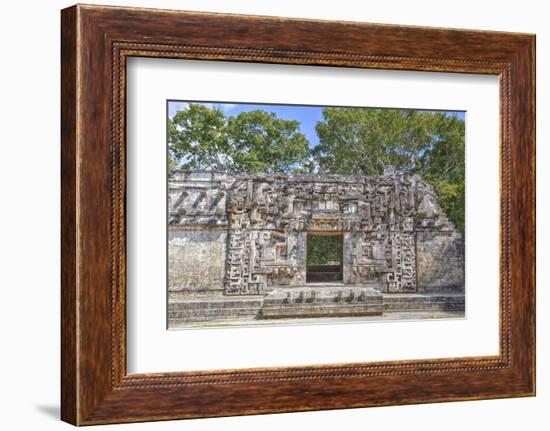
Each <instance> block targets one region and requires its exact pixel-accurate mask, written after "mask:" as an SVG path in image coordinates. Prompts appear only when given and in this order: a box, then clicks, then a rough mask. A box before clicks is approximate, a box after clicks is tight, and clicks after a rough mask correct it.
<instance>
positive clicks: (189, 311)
mask: <svg viewBox="0 0 550 431" xmlns="http://www.w3.org/2000/svg"><path fill="white" fill-rule="evenodd" d="M262 302H263V298H261V297H254V298H243V297H238V298H235V299H232V298H231V297H230V298H223V299H222V298H220V299H207V298H205V299H193V300H186V301H185V302H183V301H181V302H171V303H170V304H169V307H168V317H169V320H170V322H171V324H176V325H177V324H180V323H192V322H209V321H215V322H223V321H241V320H254V319H256V318H258V317H259V314H260V309H261V307H262Z"/></svg>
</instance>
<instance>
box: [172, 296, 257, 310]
mask: <svg viewBox="0 0 550 431" xmlns="http://www.w3.org/2000/svg"><path fill="white" fill-rule="evenodd" d="M261 306H262V298H258V299H241V300H239V299H236V300H235V299H229V300H227V299H223V300H219V299H216V300H206V299H204V300H192V301H186V302H172V303H170V304H169V308H170V310H178V311H179V310H182V311H183V310H201V309H214V310H218V309H235V308H246V309H257V308H260V307H261Z"/></svg>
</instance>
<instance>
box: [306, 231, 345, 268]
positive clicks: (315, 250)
mask: <svg viewBox="0 0 550 431" xmlns="http://www.w3.org/2000/svg"><path fill="white" fill-rule="evenodd" d="M341 257H342V237H341V236H339V235H329V236H326V235H308V237H307V264H308V265H329V264H335V265H338V264H339V263H340V259H341Z"/></svg>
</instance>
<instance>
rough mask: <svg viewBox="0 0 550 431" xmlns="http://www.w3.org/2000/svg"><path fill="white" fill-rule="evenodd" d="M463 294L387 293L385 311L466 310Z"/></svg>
mask: <svg viewBox="0 0 550 431" xmlns="http://www.w3.org/2000/svg"><path fill="white" fill-rule="evenodd" d="M464 308H465V298H464V295H461V294H444V295H441V294H439V295H438V294H420V293H411V294H395V293H393V294H385V295H384V312H385V313H392V312H429V311H464Z"/></svg>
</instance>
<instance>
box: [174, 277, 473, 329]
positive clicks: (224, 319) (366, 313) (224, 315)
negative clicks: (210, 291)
mask: <svg viewBox="0 0 550 431" xmlns="http://www.w3.org/2000/svg"><path fill="white" fill-rule="evenodd" d="M464 309H465V301H464V295H463V294H456V293H424V294H422V293H413V294H382V293H380V291H379V290H377V289H375V288H373V287H372V286H368V285H362V286H344V285H342V284H316V283H315V284H308V285H305V286H300V287H287V288H277V289H275V290H274V291H272V292H271V293H269V294H267V295H266V296H257V295H249V296H225V295H223V294H221V293H220V294H217V295H203V296H196V297H193V298H189V297H188V296H183V295H182V297H181V298H178V297H171V298H170V301H169V304H168V319H169V327H170V328H185V327H208V326H210V327H214V326H238V325H243V324H247V325H250V324H269V322H273V323H274V322H275V321H277V322H279V323H280V322H282V321H286V322H288V323H296V322H303V323H305V322H306V321H313V320H315V321H316V322H328V321H333V320H335V319H336V320H337V319H338V318H350V319H353V320H356V319H364V320H379V319H389V320H391V319H396V320H400V319H423V318H424V319H428V318H448V317H455V318H456V317H463V316H464ZM286 322H285V323H286Z"/></svg>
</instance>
